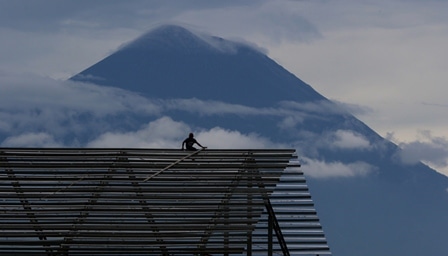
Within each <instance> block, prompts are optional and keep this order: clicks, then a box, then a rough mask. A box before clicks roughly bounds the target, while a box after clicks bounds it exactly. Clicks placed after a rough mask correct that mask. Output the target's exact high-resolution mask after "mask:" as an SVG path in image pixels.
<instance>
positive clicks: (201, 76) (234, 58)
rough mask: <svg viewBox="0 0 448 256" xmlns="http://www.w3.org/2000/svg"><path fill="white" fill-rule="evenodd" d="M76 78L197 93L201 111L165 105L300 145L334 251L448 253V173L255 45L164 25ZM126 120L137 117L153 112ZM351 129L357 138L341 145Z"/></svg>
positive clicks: (174, 112) (182, 114)
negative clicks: (407, 153)
mask: <svg viewBox="0 0 448 256" xmlns="http://www.w3.org/2000/svg"><path fill="white" fill-rule="evenodd" d="M323 73H324V72H323ZM72 80H75V81H83V82H90V83H95V84H98V85H102V86H112V87H118V88H122V89H126V90H130V91H133V92H137V93H140V94H141V95H144V96H145V97H147V98H150V99H156V100H161V101H163V102H165V103H166V102H170V101H173V102H175V103H179V101H180V102H184V101H188V103H189V104H191V103H192V102H193V103H198V102H199V103H198V106H199V107H198V106H196V107H197V108H202V109H200V110H198V109H192V108H191V106H190V105H188V104H185V105H183V106H185V107H183V108H182V107H173V108H166V109H165V112H164V114H165V115H169V116H170V117H172V118H173V119H174V120H179V121H183V122H186V123H189V124H192V125H194V126H195V127H200V128H204V129H212V128H213V127H223V128H225V129H230V130H238V131H240V132H243V133H255V134H258V135H260V136H262V137H265V138H269V139H270V140H271V141H272V142H274V143H280V144H282V145H285V146H288V147H295V148H297V150H298V152H299V153H300V155H301V156H302V157H303V159H302V161H303V168H302V169H303V170H304V171H305V173H307V172H309V174H310V176H309V185H310V189H311V192H312V195H313V198H314V201H315V203H316V207H317V209H318V213H319V216H320V217H321V220H322V223H323V225H324V230H325V231H326V233H327V238H328V241H329V243H330V246H331V248H332V252H333V255H335V256H342V255H353V256H355V255H367V256H369V255H371V256H374V255H375V256H376V255H407V256H409V255H416V256H417V255H423V254H424V255H448V247H447V246H446V244H445V238H444V234H445V232H446V230H448V193H447V190H446V189H447V188H448V178H447V177H446V176H443V175H441V174H439V173H437V172H435V171H434V170H432V169H430V168H429V167H427V166H425V165H423V164H417V165H404V164H402V163H401V162H400V161H399V159H398V158H397V154H398V153H399V148H398V147H397V146H396V145H394V144H393V143H391V142H389V141H386V140H384V139H383V138H381V137H380V136H379V135H378V134H376V133H375V132H374V131H373V130H372V129H370V128H369V127H368V126H366V125H365V124H364V123H362V122H361V121H359V120H358V119H356V118H355V117H354V116H352V115H351V114H349V113H347V112H346V111H344V110H343V109H340V107H338V106H337V105H336V104H334V103H332V102H331V101H329V100H328V99H326V98H325V97H324V96H322V95H320V94H319V93H317V92H316V91H315V90H314V89H312V88H311V87H310V86H309V85H307V84H306V83H304V82H303V81H301V80H300V79H299V78H297V77H295V76H294V75H293V74H291V73H290V72H288V71H287V70H285V69H284V68H283V67H281V66H280V65H278V64H277V63H275V62H274V61H273V60H271V59H269V58H268V57H267V56H266V55H265V54H263V53H262V52H261V51H259V50H257V49H254V48H253V47H250V46H248V45H245V44H241V43H235V42H230V41H227V40H224V39H221V38H217V37H211V36H206V35H197V34H195V33H192V32H190V31H188V30H186V29H184V28H182V27H178V26H170V25H166V26H162V27H160V28H157V29H155V30H153V31H150V32H149V33H147V34H145V35H143V36H142V37H140V38H138V39H137V40H135V41H133V42H131V43H129V44H127V45H126V46H124V47H122V48H121V49H119V50H118V51H117V52H115V53H114V54H112V55H110V56H109V57H107V58H105V59H104V60H102V61H100V62H98V63H97V64H95V65H93V66H91V67H89V68H88V69H86V70H84V71H82V72H81V73H80V74H78V75H76V76H74V77H73V78H72ZM220 104H221V105H220ZM211 105H213V106H215V105H219V106H221V110H220V112H211V108H212V107H210V106H211ZM208 108H210V109H208ZM233 108H237V109H238V111H233V110H232V111H233V112H232V111H231V110H230V109H233ZM207 110H208V111H209V112H206V111H207ZM226 111H227V112H226ZM204 113H205V114H204ZM130 119H132V120H130ZM126 120H128V121H129V120H130V121H129V122H130V123H132V124H133V125H134V126H138V125H141V124H143V123H145V122H147V120H148V117H145V116H138V115H136V116H134V117H131V118H130V117H128V118H127V119H126ZM347 137H349V138H350V139H351V140H352V141H357V142H358V144H355V145H347V144H344V143H343V142H344V141H345V140H344V138H347ZM324 164H326V165H325V166H329V165H330V164H331V165H332V166H333V167H334V166H336V167H334V171H335V172H338V171H341V172H342V171H344V168H346V167H347V166H348V167H349V168H351V169H350V170H351V171H352V173H351V175H347V176H345V177H342V176H339V177H338V176H337V175H333V176H332V177H330V178H328V177H327V178H315V176H314V175H313V173H312V171H313V169H316V167H315V166H316V165H324ZM323 168H324V169H325V167H323ZM309 170H311V171H309Z"/></svg>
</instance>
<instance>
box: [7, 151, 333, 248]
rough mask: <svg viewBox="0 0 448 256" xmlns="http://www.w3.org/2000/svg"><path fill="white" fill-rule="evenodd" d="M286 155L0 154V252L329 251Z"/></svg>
mask: <svg viewBox="0 0 448 256" xmlns="http://www.w3.org/2000/svg"><path fill="white" fill-rule="evenodd" d="M294 154H295V151H294V150H290V149H272V150H268V149H264V150H260V149H259V150H251V149H250V150H249V149H248V150H204V151H196V152H191V151H190V152H189V151H181V150H174V149H111V148H107V149H98V148H96V149H87V148H78V149H74V148H70V149H67V148H0V254H5V255H6V254H8V255H242V254H243V255H274V254H275V255H279V254H280V255H297V254H302V255H303V254H308V255H320V254H330V250H329V247H328V245H327V241H326V239H325V236H324V233H323V230H322V227H321V225H320V223H319V219H318V217H317V213H316V211H315V209H314V205H313V202H312V200H311V195H310V194H309V191H308V188H307V186H306V181H305V178H304V176H303V173H302V172H301V171H300V170H299V169H298V168H297V167H298V165H294V164H292V162H291V159H294V158H295V156H294Z"/></svg>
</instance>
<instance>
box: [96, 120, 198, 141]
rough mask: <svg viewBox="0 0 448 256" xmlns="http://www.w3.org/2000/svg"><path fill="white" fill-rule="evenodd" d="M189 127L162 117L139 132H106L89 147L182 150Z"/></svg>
mask: <svg viewBox="0 0 448 256" xmlns="http://www.w3.org/2000/svg"><path fill="white" fill-rule="evenodd" d="M189 131H190V128H189V126H188V125H186V124H184V123H182V122H176V121H174V120H172V119H171V118H170V117H162V118H159V119H157V120H155V121H153V122H150V123H148V124H147V125H145V126H143V127H142V128H141V129H139V130H137V131H130V132H106V133H104V134H101V135H99V136H98V138H96V139H94V140H93V141H90V142H89V143H88V144H87V147H129V148H173V147H174V148H180V147H181V144H180V143H181V142H182V140H183V137H185V136H187V135H186V134H187V132H189Z"/></svg>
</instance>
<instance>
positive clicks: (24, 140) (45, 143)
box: [2, 132, 63, 147]
mask: <svg viewBox="0 0 448 256" xmlns="http://www.w3.org/2000/svg"><path fill="white" fill-rule="evenodd" d="M2 146H5V147H62V146H63V144H62V143H59V142H57V141H56V140H55V139H54V138H53V136H52V135H51V134H48V133H44V132H39V133H24V134H20V135H17V136H12V137H9V138H7V139H6V140H5V141H4V142H3V143H2Z"/></svg>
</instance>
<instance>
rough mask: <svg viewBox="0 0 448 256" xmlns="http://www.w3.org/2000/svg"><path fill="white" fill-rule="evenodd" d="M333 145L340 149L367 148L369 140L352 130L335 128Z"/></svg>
mask: <svg viewBox="0 0 448 256" xmlns="http://www.w3.org/2000/svg"><path fill="white" fill-rule="evenodd" d="M333 146H334V147H335V148H341V149H368V148H370V142H369V141H368V140H367V139H366V138H365V137H364V136H362V135H361V134H359V133H356V132H354V131H349V130H337V131H336V132H335V133H334V141H333Z"/></svg>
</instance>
